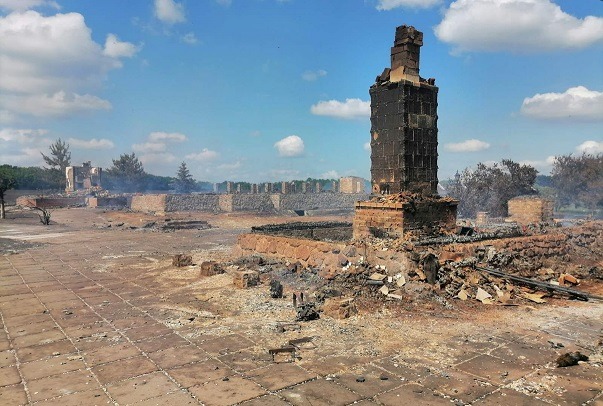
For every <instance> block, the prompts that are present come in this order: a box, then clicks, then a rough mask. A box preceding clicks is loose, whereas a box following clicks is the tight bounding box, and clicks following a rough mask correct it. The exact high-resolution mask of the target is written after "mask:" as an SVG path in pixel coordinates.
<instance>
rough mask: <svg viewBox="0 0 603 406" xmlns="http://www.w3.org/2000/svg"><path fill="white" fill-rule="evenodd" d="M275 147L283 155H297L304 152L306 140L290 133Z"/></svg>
mask: <svg viewBox="0 0 603 406" xmlns="http://www.w3.org/2000/svg"><path fill="white" fill-rule="evenodd" d="M274 148H276V150H277V151H278V154H279V156H282V157H288V158H290V157H296V156H300V155H302V154H303V153H304V149H305V146H304V140H302V139H301V138H300V137H298V136H297V135H290V136H288V137H285V138H283V139H282V140H280V141H278V142H276V143H275V144H274Z"/></svg>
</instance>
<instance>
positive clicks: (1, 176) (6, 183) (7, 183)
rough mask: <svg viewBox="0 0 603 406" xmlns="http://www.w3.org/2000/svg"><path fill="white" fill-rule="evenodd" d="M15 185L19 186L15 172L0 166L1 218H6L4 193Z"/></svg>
mask: <svg viewBox="0 0 603 406" xmlns="http://www.w3.org/2000/svg"><path fill="white" fill-rule="evenodd" d="M15 187H17V181H16V180H15V178H14V176H13V173H12V172H11V171H9V170H8V169H7V168H5V167H0V219H5V218H6V212H5V209H4V193H5V192H6V191H7V190H10V189H14V188H15Z"/></svg>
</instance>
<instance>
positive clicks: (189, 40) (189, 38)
mask: <svg viewBox="0 0 603 406" xmlns="http://www.w3.org/2000/svg"><path fill="white" fill-rule="evenodd" d="M180 39H181V41H182V42H184V43H186V44H189V45H195V44H196V43H198V42H199V40H198V39H197V36H196V35H195V33H194V32H189V33H188V34H185V35H183V36H182V37H181V38H180Z"/></svg>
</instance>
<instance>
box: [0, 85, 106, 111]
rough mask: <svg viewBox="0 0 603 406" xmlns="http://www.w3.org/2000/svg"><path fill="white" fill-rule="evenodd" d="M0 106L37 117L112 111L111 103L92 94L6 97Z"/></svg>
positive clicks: (0, 100)
mask: <svg viewBox="0 0 603 406" xmlns="http://www.w3.org/2000/svg"><path fill="white" fill-rule="evenodd" d="M0 106H1V107H2V108H4V109H6V110H7V111H13V112H16V113H19V114H29V115H31V116H35V117H61V116H69V115H72V114H75V113H81V112H86V111H93V110H110V109H111V108H112V106H111V103H110V102H108V101H107V100H104V99H101V98H100V97H97V96H93V95H91V94H83V95H80V94H77V93H66V92H65V91H63V90H61V91H58V92H56V93H54V94H32V95H6V96H3V97H2V98H0Z"/></svg>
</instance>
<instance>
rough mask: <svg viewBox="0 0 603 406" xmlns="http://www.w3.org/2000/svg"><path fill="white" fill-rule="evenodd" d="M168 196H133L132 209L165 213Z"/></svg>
mask: <svg viewBox="0 0 603 406" xmlns="http://www.w3.org/2000/svg"><path fill="white" fill-rule="evenodd" d="M166 199H167V195H164V194H161V195H135V196H132V201H131V203H130V208H131V209H132V210H136V211H142V212H165V211H166Z"/></svg>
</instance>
